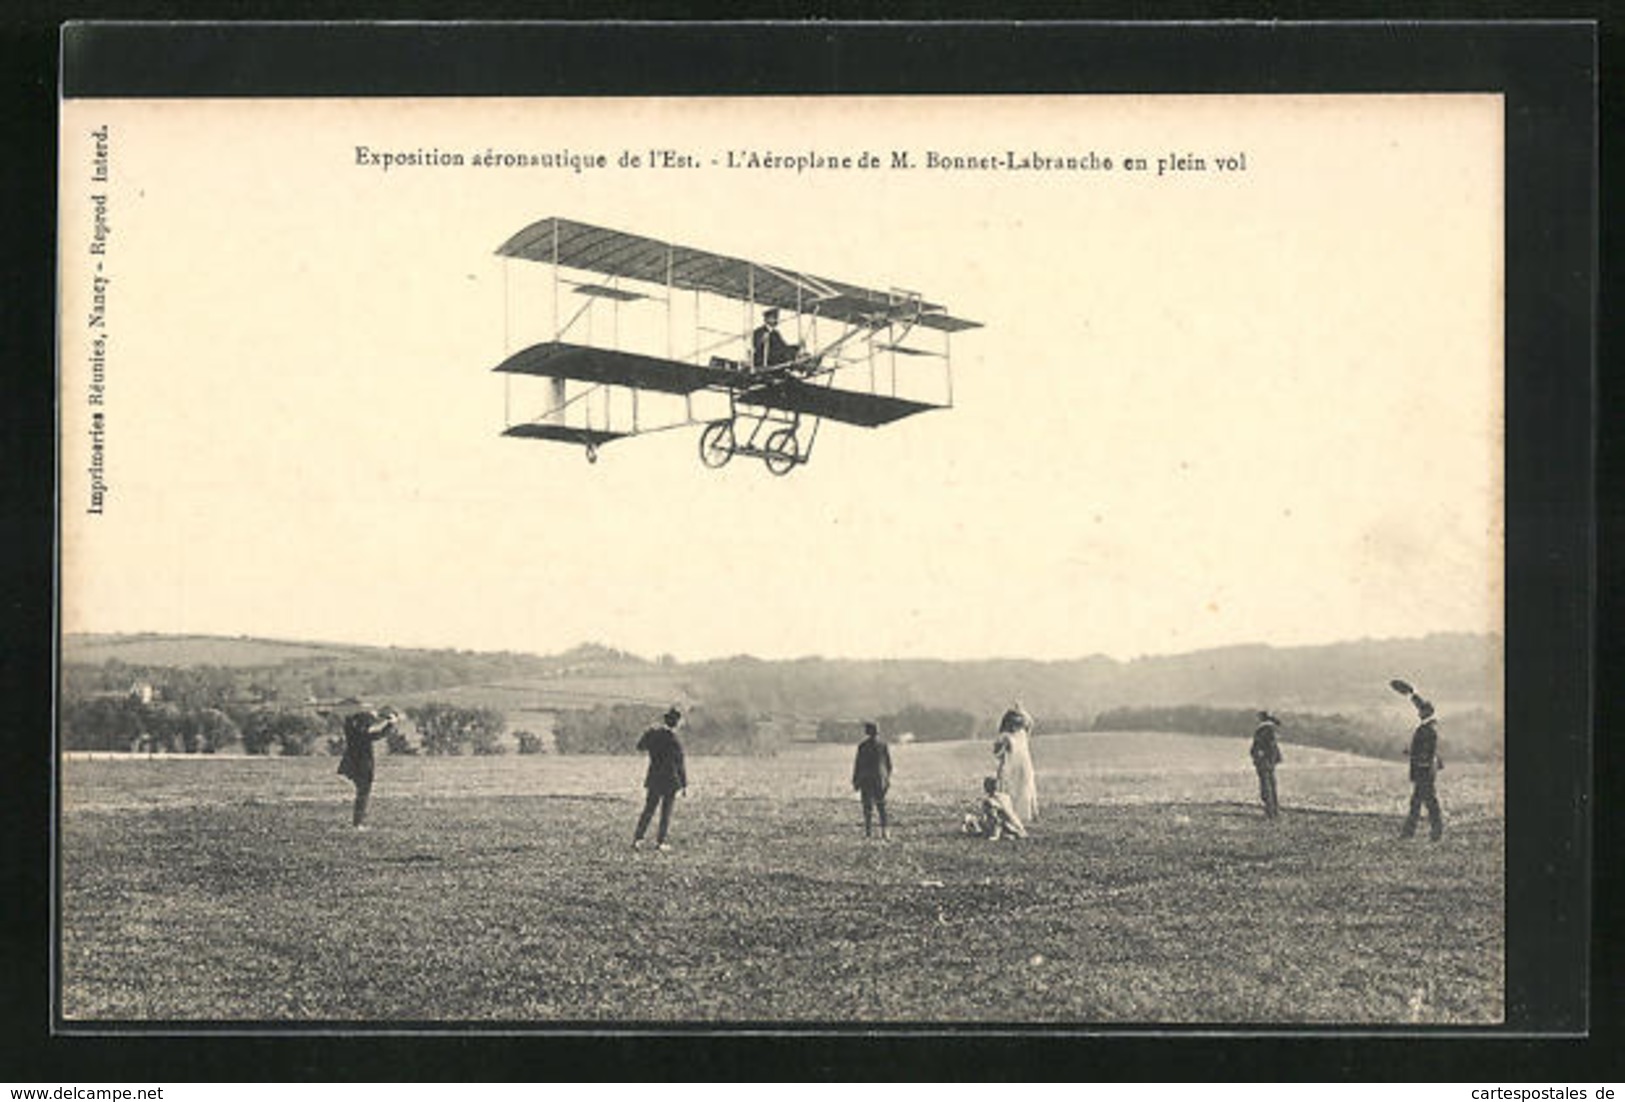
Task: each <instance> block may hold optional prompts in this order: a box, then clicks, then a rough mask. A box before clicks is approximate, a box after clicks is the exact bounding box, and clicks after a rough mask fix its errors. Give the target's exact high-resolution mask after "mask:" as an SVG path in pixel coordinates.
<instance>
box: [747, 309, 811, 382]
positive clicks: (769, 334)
mask: <svg viewBox="0 0 1625 1102" xmlns="http://www.w3.org/2000/svg"><path fill="white" fill-rule="evenodd" d="M800 355H801V346H800V345H799V344H790V343H788V342H786V341H785V339H784V338H783V337H781V336H779V311H778V307H776V306H773V307H769V308H768V309H766V310H764V311H763V312H762V324H761V325H758V326H757V327H756V331H755V332H754V333H752V334H751V336H750V362H751V366H752V367H754V368H756V369H757V370H762V369H764V368H770V367H783V366H785V365H786V364H791V363H794V362H795V361H796V359H797V358H798V357H800Z"/></svg>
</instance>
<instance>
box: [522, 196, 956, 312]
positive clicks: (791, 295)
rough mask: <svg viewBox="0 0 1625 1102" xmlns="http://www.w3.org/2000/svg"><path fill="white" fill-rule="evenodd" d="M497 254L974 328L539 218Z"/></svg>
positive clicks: (879, 299) (745, 296) (752, 266)
mask: <svg viewBox="0 0 1625 1102" xmlns="http://www.w3.org/2000/svg"><path fill="white" fill-rule="evenodd" d="M497 253H498V255H500V256H511V257H519V258H522V259H525V260H535V261H539V262H541V263H544V264H562V265H564V266H565V267H567V268H576V269H579V270H581V271H586V272H597V273H599V274H601V275H610V276H620V277H623V278H626V279H637V280H642V281H644V282H646V283H653V284H657V285H660V286H668V285H669V286H671V287H676V288H680V289H682V290H685V291H707V292H710V293H712V294H717V295H723V296H726V297H727V298H733V299H742V300H745V301H747V302H752V303H755V304H756V305H758V306H777V307H780V308H782V309H786V310H796V311H798V312H801V313H816V314H817V315H818V316H820V317H827V318H833V319H835V320H837V321H841V322H848V323H852V324H883V323H885V322H887V321H891V320H913V321H914V322H915V324H918V325H923V326H926V327H927V328H931V329H940V330H943V331H946V332H957V331H959V330H962V329H973V328H976V327H978V326H979V325H980V324H981V323H980V322H974V321H967V320H966V319H964V318H955V317H951V316H949V315H948V314H947V313H945V312H944V307H943V306H941V305H940V304H938V303H934V302H926V301H924V300H922V299H920V298H918V297H917V296H911V295H900V294H897V293H895V292H888V291H876V290H871V289H870V288H867V287H859V286H857V285H855V284H851V283H846V282H843V281H841V280H836V279H825V278H823V277H820V276H815V275H811V274H808V273H805V272H796V271H791V270H789V269H785V268H777V267H774V266H772V265H768V264H761V263H757V262H754V261H749V260H741V259H739V258H737V257H730V256H723V255H721V254H719V253H712V252H706V251H705V250H703V249H691V248H688V247H686V246H683V245H671V244H668V243H666V242H664V241H657V240H655V239H654V238H652V237H642V236H640V235H638V234H634V233H624V232H622V231H620V230H611V229H605V228H603V227H601V226H590V225H587V224H586V223H584V222H573V221H570V220H569V219H566V218H544V219H542V220H541V221H540V222H535V223H533V224H531V225H529V226H526V227H525V228H524V229H522V230H520V231H519V232H518V233H516V234H514V235H513V236H512V237H510V238H509V239H508V240H507V241H505V242H503V244H502V246H501V247H500V248H499V249H497Z"/></svg>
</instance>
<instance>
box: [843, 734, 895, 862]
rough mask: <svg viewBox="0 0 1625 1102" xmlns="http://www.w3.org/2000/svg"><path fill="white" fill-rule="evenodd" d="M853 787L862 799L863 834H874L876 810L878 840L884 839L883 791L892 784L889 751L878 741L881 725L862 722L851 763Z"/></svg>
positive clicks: (884, 812) (884, 802)
mask: <svg viewBox="0 0 1625 1102" xmlns="http://www.w3.org/2000/svg"><path fill="white" fill-rule="evenodd" d="M852 787H853V788H855V789H857V790H858V795H859V796H860V797H862V799H863V836H864V837H865V838H870V837H873V821H874V815H875V812H877V811H878V812H879V813H880V840H881V841H885V840H886V790H887V789H889V788H890V787H891V751H890V750H888V749H886V744H885V743H884V742H881V741H880V728H878V727H876V726H875V725H874V724H873V723H865V724H864V725H863V741H862V742H860V743H858V753H857V757H856V759H855V760H854V761H853V762H852Z"/></svg>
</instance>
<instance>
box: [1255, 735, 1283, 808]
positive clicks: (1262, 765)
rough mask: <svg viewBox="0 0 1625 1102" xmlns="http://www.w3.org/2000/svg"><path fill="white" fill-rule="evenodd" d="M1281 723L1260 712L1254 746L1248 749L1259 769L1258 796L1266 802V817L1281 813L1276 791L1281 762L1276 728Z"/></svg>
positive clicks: (1256, 767)
mask: <svg viewBox="0 0 1625 1102" xmlns="http://www.w3.org/2000/svg"><path fill="white" fill-rule="evenodd" d="M1280 723H1281V721H1280V720H1278V719H1276V718H1275V717H1274V716H1272V715H1270V714H1269V713H1268V712H1259V713H1258V729H1257V730H1255V731H1254V732H1253V746H1252V749H1251V750H1249V751H1248V755H1249V756H1250V757H1251V758H1252V759H1253V768H1254V769H1256V770H1258V798H1259V800H1260V801H1261V802H1262V803H1263V804H1264V818H1266V819H1274V818H1275V817H1276V816H1278V815H1280V814H1281V802H1280V800H1279V798H1278V797H1277V796H1276V792H1275V767H1276V766H1277V765H1280V764H1281V745H1280V743H1278V742H1277V741H1276V740H1275V729H1276V728H1277V727H1278V726H1280Z"/></svg>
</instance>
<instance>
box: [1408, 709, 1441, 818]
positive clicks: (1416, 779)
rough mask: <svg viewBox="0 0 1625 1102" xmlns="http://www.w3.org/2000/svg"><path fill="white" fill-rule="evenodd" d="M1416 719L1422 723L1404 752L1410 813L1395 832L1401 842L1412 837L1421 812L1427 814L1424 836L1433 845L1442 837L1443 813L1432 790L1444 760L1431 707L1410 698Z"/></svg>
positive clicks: (1436, 723)
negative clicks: (1407, 761) (1407, 762)
mask: <svg viewBox="0 0 1625 1102" xmlns="http://www.w3.org/2000/svg"><path fill="white" fill-rule="evenodd" d="M1412 700H1413V702H1414V703H1415V704H1416V714H1417V717H1418V718H1419V719H1420V720H1421V721H1422V722H1421V723H1420V724H1419V725H1418V726H1417V728H1416V731H1415V733H1413V734H1412V735H1411V745H1410V748H1409V749H1408V750H1406V751H1405V755H1406V757H1408V758H1410V761H1411V785H1412V788H1411V813H1410V815H1409V816H1407V817H1406V819H1405V826H1404V829H1402V830H1401V831H1400V832H1399V836H1400V837H1401V838H1411V837H1414V836H1415V835H1416V824H1417V822H1418V821H1420V819H1421V818H1422V809H1423V808H1424V807H1425V808H1427V812H1428V833H1429V835H1430V836H1431V837H1432V839H1433V840H1434V841H1435V842H1437V841H1438V840H1439V838H1440V836H1442V835H1443V834H1444V812H1443V811H1441V810H1440V809H1439V794H1438V791H1437V789H1436V787H1435V786H1436V783H1437V781H1438V776H1439V771H1440V770H1441V769H1443V768H1444V759H1443V758H1441V757H1440V756H1439V720H1438V716H1436V715H1434V714H1433V705H1432V704H1431V703H1429V702H1428V701H1426V700H1423V699H1421V698H1420V697H1414V696H1413V697H1412Z"/></svg>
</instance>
